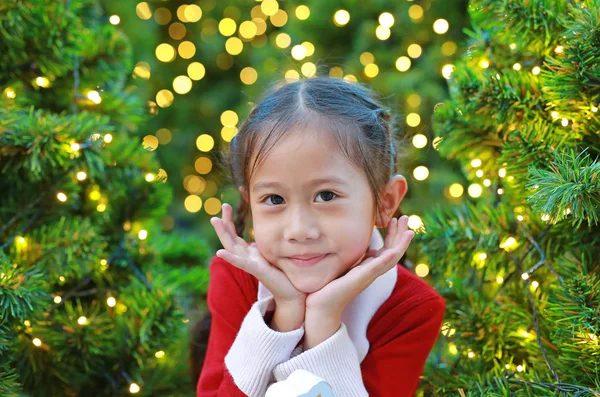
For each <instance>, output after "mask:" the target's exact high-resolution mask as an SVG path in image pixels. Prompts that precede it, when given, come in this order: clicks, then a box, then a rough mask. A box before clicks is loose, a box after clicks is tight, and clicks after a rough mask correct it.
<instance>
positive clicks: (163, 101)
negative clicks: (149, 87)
mask: <svg viewBox="0 0 600 397" xmlns="http://www.w3.org/2000/svg"><path fill="white" fill-rule="evenodd" d="M173 99H175V95H173V93H172V92H171V91H169V90H167V89H164V90H160V91H158V93H157V94H156V104H157V105H158V106H160V107H161V108H167V107H169V106H171V104H172V103H173Z"/></svg>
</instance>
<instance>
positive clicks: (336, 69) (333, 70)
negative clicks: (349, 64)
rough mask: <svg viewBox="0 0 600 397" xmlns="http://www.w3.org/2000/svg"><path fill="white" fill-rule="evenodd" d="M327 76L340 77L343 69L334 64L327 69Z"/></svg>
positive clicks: (342, 74) (342, 75)
mask: <svg viewBox="0 0 600 397" xmlns="http://www.w3.org/2000/svg"><path fill="white" fill-rule="evenodd" d="M329 77H336V78H338V79H341V78H342V77H344V70H343V69H342V68H341V67H339V66H334V67H332V68H331V69H329Z"/></svg>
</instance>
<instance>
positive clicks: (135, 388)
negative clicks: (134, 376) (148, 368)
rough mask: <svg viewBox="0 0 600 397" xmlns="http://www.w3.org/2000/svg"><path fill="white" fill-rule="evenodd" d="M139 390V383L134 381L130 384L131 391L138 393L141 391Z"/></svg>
mask: <svg viewBox="0 0 600 397" xmlns="http://www.w3.org/2000/svg"><path fill="white" fill-rule="evenodd" d="M139 391H140V386H138V384H137V383H132V384H130V385H129V393H131V394H136V393H139Z"/></svg>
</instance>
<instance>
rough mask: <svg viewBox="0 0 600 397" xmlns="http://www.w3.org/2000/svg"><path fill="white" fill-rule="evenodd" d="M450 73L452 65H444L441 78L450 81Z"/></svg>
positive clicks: (452, 70)
mask: <svg viewBox="0 0 600 397" xmlns="http://www.w3.org/2000/svg"><path fill="white" fill-rule="evenodd" d="M452 73H454V65H451V64H446V65H444V66H443V67H442V76H444V78H445V79H446V80H448V79H450V76H452Z"/></svg>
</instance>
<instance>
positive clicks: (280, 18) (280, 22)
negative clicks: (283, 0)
mask: <svg viewBox="0 0 600 397" xmlns="http://www.w3.org/2000/svg"><path fill="white" fill-rule="evenodd" d="M269 19H270V20H271V24H272V25H273V26H275V27H277V28H281V27H283V26H285V24H286V23H287V22H288V14H287V12H285V11H283V10H277V12H276V13H275V14H273V15H271V16H270V18H269Z"/></svg>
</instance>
